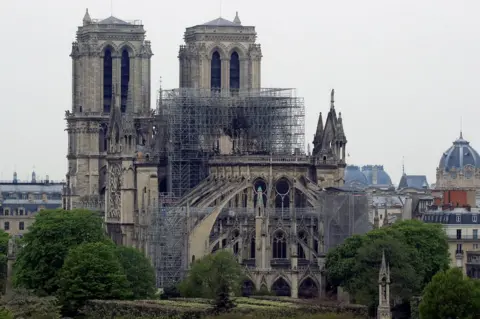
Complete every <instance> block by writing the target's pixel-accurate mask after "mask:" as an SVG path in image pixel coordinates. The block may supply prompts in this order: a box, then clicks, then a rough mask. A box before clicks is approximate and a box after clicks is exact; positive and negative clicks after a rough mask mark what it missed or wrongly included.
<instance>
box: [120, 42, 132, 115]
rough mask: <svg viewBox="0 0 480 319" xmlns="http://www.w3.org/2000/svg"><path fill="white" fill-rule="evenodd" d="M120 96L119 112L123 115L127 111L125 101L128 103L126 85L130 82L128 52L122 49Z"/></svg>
mask: <svg viewBox="0 0 480 319" xmlns="http://www.w3.org/2000/svg"><path fill="white" fill-rule="evenodd" d="M120 81H121V82H120V91H121V92H120V94H121V101H120V105H121V110H122V113H125V111H126V110H127V101H128V83H129V82H130V56H129V54H128V51H127V50H126V49H124V50H123V51H122V60H121V78H120Z"/></svg>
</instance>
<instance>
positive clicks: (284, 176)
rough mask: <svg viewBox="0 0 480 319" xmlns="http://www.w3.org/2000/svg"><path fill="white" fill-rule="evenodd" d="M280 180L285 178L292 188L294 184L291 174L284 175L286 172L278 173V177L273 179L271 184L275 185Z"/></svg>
mask: <svg viewBox="0 0 480 319" xmlns="http://www.w3.org/2000/svg"><path fill="white" fill-rule="evenodd" d="M282 180H287V182H288V184H289V186H290V188H293V186H294V185H293V184H294V183H293V179H292V177H291V176H288V175H286V174H281V175H278V177H277V178H275V179H274V180H273V185H276V184H277V183H278V182H280V181H282Z"/></svg>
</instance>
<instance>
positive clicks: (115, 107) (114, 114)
mask: <svg viewBox="0 0 480 319" xmlns="http://www.w3.org/2000/svg"><path fill="white" fill-rule="evenodd" d="M118 100H119V94H118V93H117V87H116V85H114V86H113V87H112V102H111V111H110V124H109V126H108V127H109V137H108V138H109V140H110V142H109V145H110V149H109V152H110V153H118V152H121V139H122V135H123V131H122V116H121V109H120V101H118Z"/></svg>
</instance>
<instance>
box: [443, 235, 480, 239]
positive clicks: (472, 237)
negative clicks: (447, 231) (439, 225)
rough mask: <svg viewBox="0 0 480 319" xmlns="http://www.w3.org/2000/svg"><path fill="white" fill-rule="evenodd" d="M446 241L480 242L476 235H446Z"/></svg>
mask: <svg viewBox="0 0 480 319" xmlns="http://www.w3.org/2000/svg"><path fill="white" fill-rule="evenodd" d="M447 237H448V239H450V240H480V237H479V236H478V235H461V236H457V235H447Z"/></svg>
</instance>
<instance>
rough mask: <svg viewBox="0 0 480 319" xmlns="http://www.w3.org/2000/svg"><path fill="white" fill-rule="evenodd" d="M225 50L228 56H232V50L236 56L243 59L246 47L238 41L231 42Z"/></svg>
mask: <svg viewBox="0 0 480 319" xmlns="http://www.w3.org/2000/svg"><path fill="white" fill-rule="evenodd" d="M226 52H227V56H228V57H229V58H230V57H231V56H232V53H233V52H237V54H238V57H239V58H240V60H241V59H245V58H246V57H247V54H246V53H245V52H246V49H245V47H244V46H243V45H241V44H240V43H232V44H230V45H229V46H228V48H227V49H226Z"/></svg>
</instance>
